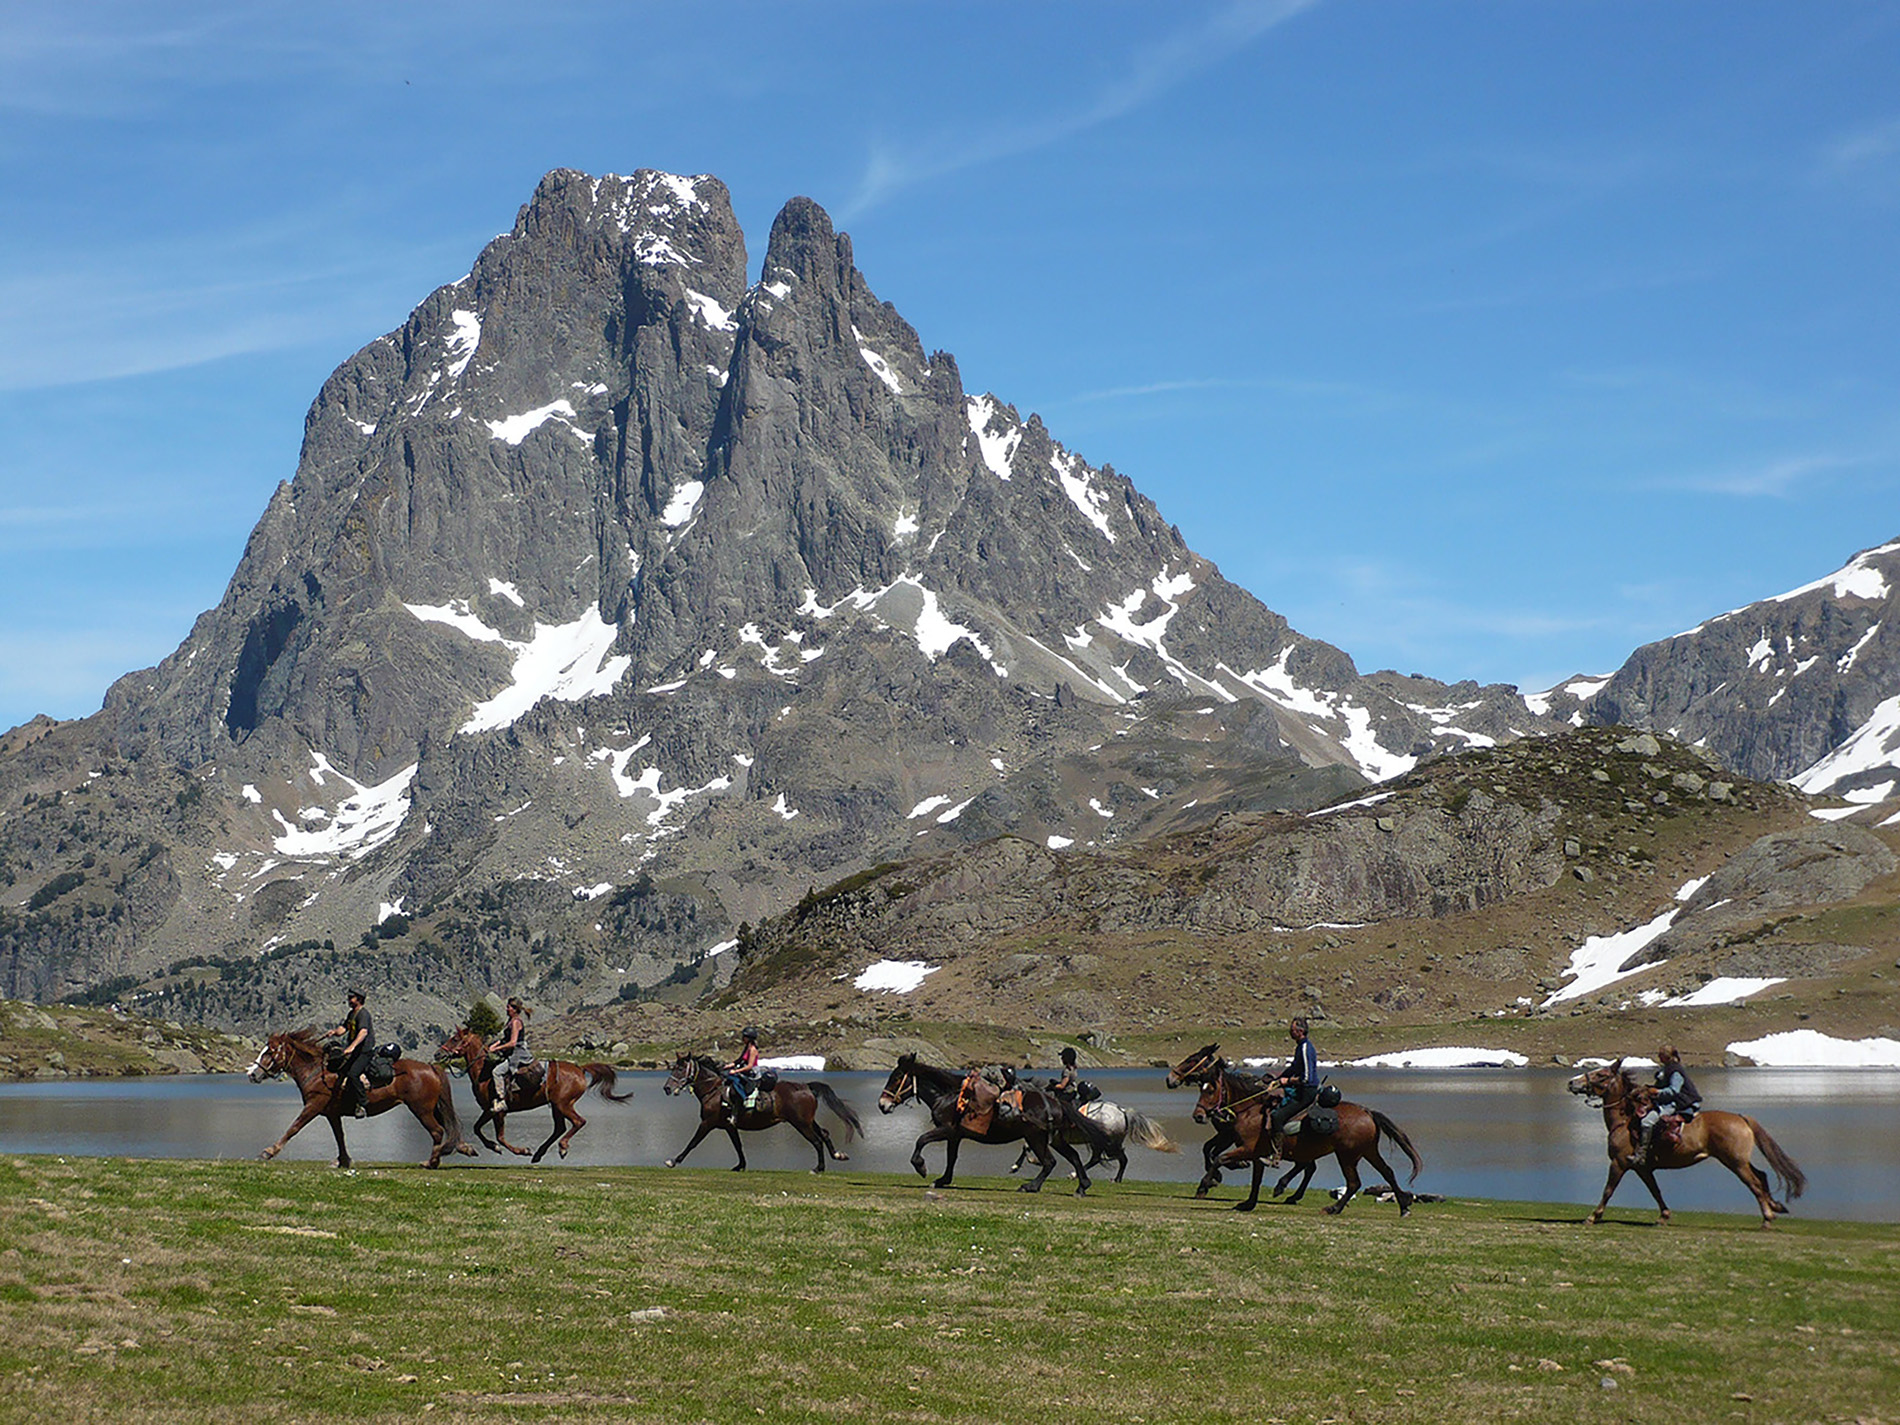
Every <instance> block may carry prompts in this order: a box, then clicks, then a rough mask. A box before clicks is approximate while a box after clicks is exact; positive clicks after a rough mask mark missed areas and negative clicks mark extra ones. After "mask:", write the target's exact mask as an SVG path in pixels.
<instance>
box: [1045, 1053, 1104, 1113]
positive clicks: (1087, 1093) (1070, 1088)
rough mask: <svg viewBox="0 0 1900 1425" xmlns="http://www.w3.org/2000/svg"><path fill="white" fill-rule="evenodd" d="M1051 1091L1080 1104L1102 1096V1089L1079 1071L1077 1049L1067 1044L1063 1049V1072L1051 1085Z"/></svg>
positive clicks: (1059, 1096)
mask: <svg viewBox="0 0 1900 1425" xmlns="http://www.w3.org/2000/svg"><path fill="white" fill-rule="evenodd" d="M1049 1092H1050V1093H1052V1094H1054V1095H1055V1096H1056V1097H1057V1098H1065V1099H1068V1100H1069V1101H1070V1102H1072V1103H1075V1104H1078V1105H1079V1104H1085V1103H1092V1102H1094V1101H1095V1100H1096V1099H1098V1098H1100V1097H1101V1096H1102V1091H1101V1090H1100V1089H1098V1088H1096V1087H1095V1085H1094V1084H1092V1083H1090V1082H1089V1081H1088V1080H1087V1079H1085V1078H1083V1077H1082V1075H1081V1074H1080V1073H1079V1072H1077V1070H1076V1067H1075V1050H1074V1049H1072V1048H1069V1047H1068V1046H1066V1045H1065V1046H1063V1050H1062V1073H1061V1075H1060V1076H1059V1077H1057V1078H1056V1079H1055V1080H1054V1081H1053V1082H1052V1083H1051V1084H1050V1085H1049Z"/></svg>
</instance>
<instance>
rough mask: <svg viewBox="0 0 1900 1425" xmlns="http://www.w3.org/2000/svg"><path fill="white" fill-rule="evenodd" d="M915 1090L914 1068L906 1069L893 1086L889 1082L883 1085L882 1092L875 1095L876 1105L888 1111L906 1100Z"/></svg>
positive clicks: (915, 1074) (915, 1077)
mask: <svg viewBox="0 0 1900 1425" xmlns="http://www.w3.org/2000/svg"><path fill="white" fill-rule="evenodd" d="M916 1092H917V1072H916V1070H914V1069H912V1070H907V1071H905V1072H904V1073H903V1074H902V1076H901V1077H899V1078H898V1080H897V1085H896V1087H895V1088H893V1087H892V1086H891V1085H890V1084H886V1085H885V1086H884V1092H883V1093H881V1094H879V1095H878V1096H877V1106H878V1107H879V1108H881V1109H884V1110H885V1111H886V1112H889V1111H890V1109H893V1108H896V1107H898V1106H899V1105H901V1104H903V1103H904V1102H906V1101H907V1100H908V1099H910V1098H911V1097H912V1096H913V1095H914V1094H915V1093H916Z"/></svg>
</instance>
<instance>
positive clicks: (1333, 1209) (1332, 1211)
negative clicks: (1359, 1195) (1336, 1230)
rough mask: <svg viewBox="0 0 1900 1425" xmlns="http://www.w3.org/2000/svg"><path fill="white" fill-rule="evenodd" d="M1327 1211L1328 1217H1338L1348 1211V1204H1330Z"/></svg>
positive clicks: (1327, 1205)
mask: <svg viewBox="0 0 1900 1425" xmlns="http://www.w3.org/2000/svg"><path fill="white" fill-rule="evenodd" d="M1325 1210H1326V1215H1327V1216H1328V1217H1337V1216H1339V1214H1340V1213H1342V1212H1344V1211H1345V1210H1346V1204H1345V1203H1343V1202H1329V1203H1327V1204H1326V1209H1325Z"/></svg>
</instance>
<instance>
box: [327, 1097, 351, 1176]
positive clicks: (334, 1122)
mask: <svg viewBox="0 0 1900 1425" xmlns="http://www.w3.org/2000/svg"><path fill="white" fill-rule="evenodd" d="M330 1131H331V1132H332V1133H334V1134H336V1165H337V1166H338V1167H339V1168H347V1167H349V1165H350V1145H349V1144H347V1143H345V1142H344V1141H343V1114H342V1112H341V1111H338V1112H335V1113H332V1114H331V1115H330Z"/></svg>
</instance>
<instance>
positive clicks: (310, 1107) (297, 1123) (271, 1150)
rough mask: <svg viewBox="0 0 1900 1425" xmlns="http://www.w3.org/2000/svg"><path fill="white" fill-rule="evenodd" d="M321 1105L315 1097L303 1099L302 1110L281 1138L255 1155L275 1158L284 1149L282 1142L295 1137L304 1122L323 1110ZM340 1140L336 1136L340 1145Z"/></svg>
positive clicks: (265, 1158) (266, 1159)
mask: <svg viewBox="0 0 1900 1425" xmlns="http://www.w3.org/2000/svg"><path fill="white" fill-rule="evenodd" d="M323 1107H324V1106H323V1104H322V1102H320V1101H319V1100H317V1099H314V1098H312V1099H305V1100H304V1106H303V1112H302V1113H300V1114H298V1115H297V1117H296V1118H295V1120H293V1121H292V1123H291V1125H290V1127H288V1128H286V1129H285V1130H284V1136H283V1137H282V1138H279V1139H278V1140H277V1141H276V1142H275V1143H273V1144H271V1145H270V1147H268V1148H266V1149H265V1150H264V1151H263V1152H261V1153H259V1154H258V1155H257V1156H258V1157H260V1158H262V1159H263V1160H264V1161H265V1162H267V1163H268V1162H269V1161H270V1160H271V1159H272V1158H275V1157H276V1156H277V1155H278V1154H279V1153H281V1152H283V1151H284V1144H286V1143H288V1142H289V1141H290V1140H291V1139H293V1138H295V1137H296V1136H297V1134H298V1132H299V1130H301V1129H302V1128H303V1126H304V1125H305V1124H306V1123H308V1122H309V1121H310V1120H311V1119H313V1118H315V1117H316V1116H317V1115H318V1114H319V1113H321V1112H323ZM342 1141H343V1140H342V1137H341V1135H339V1136H338V1138H337V1142H338V1144H339V1146H340V1145H341V1143H342Z"/></svg>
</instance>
